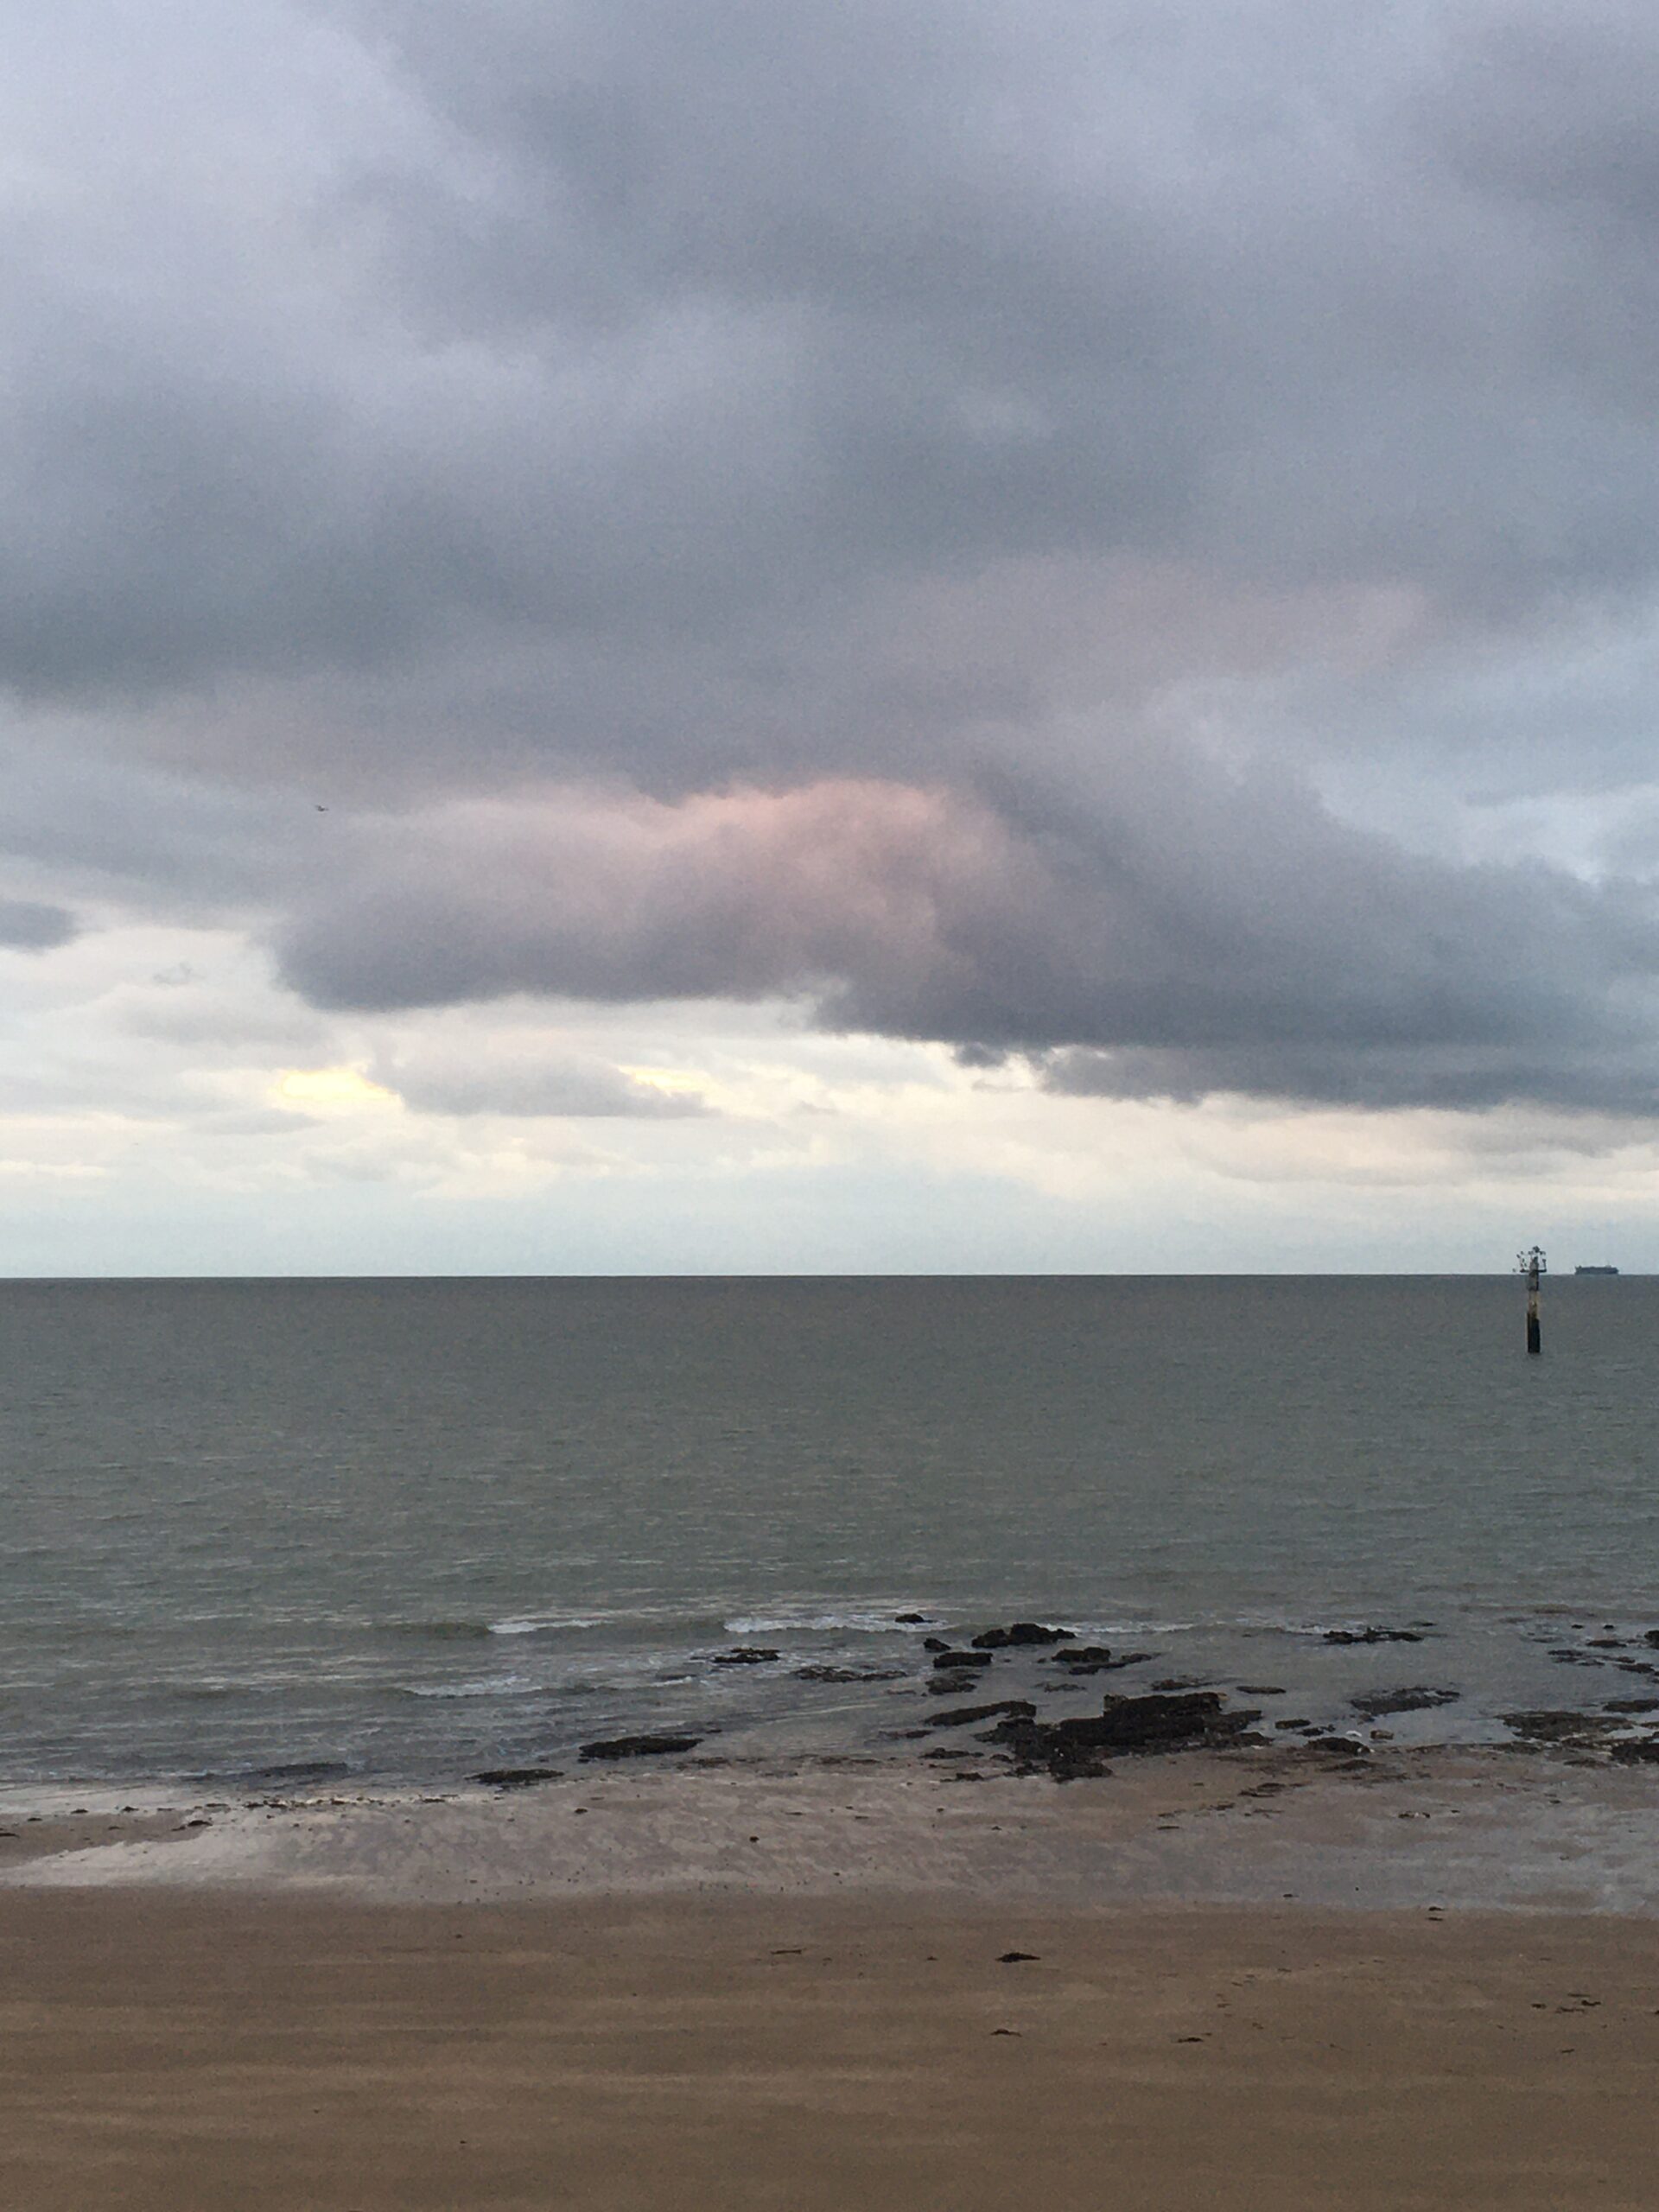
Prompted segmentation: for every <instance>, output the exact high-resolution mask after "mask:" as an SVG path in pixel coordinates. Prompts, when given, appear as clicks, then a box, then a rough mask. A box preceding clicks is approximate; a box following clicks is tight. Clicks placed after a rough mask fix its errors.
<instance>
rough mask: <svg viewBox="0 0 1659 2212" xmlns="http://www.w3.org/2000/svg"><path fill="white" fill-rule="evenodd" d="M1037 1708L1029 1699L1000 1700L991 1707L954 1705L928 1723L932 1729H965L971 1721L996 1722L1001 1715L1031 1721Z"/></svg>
mask: <svg viewBox="0 0 1659 2212" xmlns="http://www.w3.org/2000/svg"><path fill="white" fill-rule="evenodd" d="M1036 1711H1037V1708H1036V1707H1035V1706H1034V1705H1033V1703H1032V1702H1031V1700H1030V1699H1029V1698H1024V1697H1004V1698H998V1699H996V1700H995V1701H994V1702H993V1703H991V1704H990V1705H953V1706H952V1707H951V1708H950V1711H949V1713H935V1714H934V1716H933V1718H932V1719H931V1720H930V1721H929V1722H928V1724H927V1725H928V1726H929V1727H930V1728H965V1727H966V1726H967V1725H968V1723H969V1721H970V1720H995V1718H996V1716H997V1714H998V1713H1007V1715H1008V1716H1009V1717H1010V1718H1011V1719H1018V1720H1029V1719H1032V1718H1033V1716H1034V1715H1035V1713H1036Z"/></svg>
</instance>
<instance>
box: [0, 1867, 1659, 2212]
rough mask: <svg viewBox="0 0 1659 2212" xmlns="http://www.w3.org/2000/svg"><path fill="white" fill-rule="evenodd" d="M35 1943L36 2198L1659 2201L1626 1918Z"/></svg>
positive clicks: (130, 1932) (12, 2199)
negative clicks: (1018, 1954)
mask: <svg viewBox="0 0 1659 2212" xmlns="http://www.w3.org/2000/svg"><path fill="white" fill-rule="evenodd" d="M0 1930H3V1938H0V1940H3V1944H4V1958H5V1968H6V1972H5V1994H4V1999H3V2010H0V2017H3V2019H4V2022H5V2026H6V2031H7V2033H6V2049H7V2065H6V2069H5V2075H4V2084H3V2089H0V2107H3V2126H0V2198H3V2201H4V2202H7V2203H8V2204H14V2205H16V2206H18V2207H20V2208H21V2207H23V2206H28V2207H29V2208H31V2212H85V2208H87V2207H89V2206H92V2205H94V2204H96V2205H99V2206H108V2207H111V2208H120V2212H152V2208H154V2212H198V2208H200V2212H208V2209H209V2208H213V2212H221V2209H222V2208H226V2207H230V2206H236V2207H238V2208H246V2209H247V2212H264V2208H270V2212H276V2208H278V2207H281V2208H284V2212H288V2209H289V2208H293V2207H296V2206H305V2207H309V2208H316V2212H324V2208H327V2212H380V2208H383V2207H384V2208H386V2212H391V2208H394V2207H396V2208H400V2212H416V2208H422V2209H423V2212H424V2208H431V2212H438V2208H445V2212H448V2208H454V2207H461V2206H468V2207H471V2206H490V2207H494V2208H504V2209H505V2208H509V2207H511V2208H514V2212H519V2208H522V2209H523V2212H530V2208H543V2207H547V2206H554V2205H557V2206H565V2205H573V2206H582V2207H584V2208H586V2207H592V2208H594V2212H598V2209H599V2208H605V2212H613V2209H614V2212H624V2208H626V2209H627V2212H633V2208H641V2212H643V2208H647V2207H649V2208H652V2212H658V2208H664V2209H665V2208H681V2207H683V2208H686V2212H693V2209H694V2208H695V2212H703V2208H710V2207H716V2206H718V2207H721V2208H731V2212H749V2209H750V2208H753V2212H785V2208H788V2212H820V2208H822V2212H848V2208H851V2207H855V2206H856V2207H866V2206H868V2207H871V2208H880V2209H881V2212H886V2208H888V2207H891V2208H893V2212H899V2208H901V2207H902V2208H905V2212H993V2208H997V2212H1001V2208H1003V2207H1006V2206H1008V2205H1011V2204H1016V2203H1018V2204H1033V2205H1034V2204H1048V2205H1053V2206H1059V2207H1065V2208H1069V2209H1074V2212H1084V2208H1088V2207H1095V2206H1106V2205H1124V2206H1134V2207H1137V2208H1141V2207H1144V2208H1154V2207H1156V2208H1165V2207H1167V2208H1169V2212H1177V2209H1178V2208H1190V2207H1192V2206H1198V2205H1204V2206H1208V2205H1217V2206H1221V2205H1225V2206H1228V2207H1230V2208H1235V2212H1257V2208H1260V2212H1269V2208H1271V2212H1303V2209H1304V2208H1305V2209H1306V2212H1332V2208H1336V2207H1366V2208H1370V2207H1376V2208H1378V2209H1379V2212H1381V2208H1383V2207H1388V2208H1390V2212H1402V2209H1403V2208H1416V2207H1423V2208H1428V2207H1435V2208H1440V2207H1446V2206H1451V2205H1457V2206H1459V2207H1465V2208H1467V2207H1487V2206H1491V2207H1494V2208H1496V2207H1503V2208H1521V2207H1526V2208H1537V2212H1544V2208H1551V2212H1554V2208H1560V2207H1566V2206H1569V2205H1571V2206H1578V2205H1587V2204H1592V2203H1593V2204H1596V2205H1599V2206H1609V2207H1615V2206H1616V2207H1628V2208H1630V2212H1636V2208H1638V2207H1641V2208H1646V2207H1648V2206H1650V2205H1651V2204H1652V2202H1653V2183H1652V2165H1651V2161H1652V2156H1653V2149H1654V2138H1653V2115H1652V2107H1651V2084H1652V2077H1653V2069H1654V2067H1655V2064H1656V2063H1659V2012H1656V1996H1659V1988H1656V1957H1655V1944H1654V1941H1653V1931H1652V1929H1650V1928H1648V1927H1642V1928H1640V1929H1637V1928H1635V1927H1633V1925H1632V1923H1628V1922H1625V1921H1622V1920H1618V1919H1584V1918H1578V1917H1568V1916H1549V1917H1546V1918H1535V1919H1530V1920H1529V1921H1528V1922H1526V1923H1524V1924H1522V1925H1517V1923H1516V1921H1514V1920H1513V1919H1510V1918H1507V1917H1503V1916H1469V1917H1467V1918H1459V1917H1451V1916H1448V1917H1446V1918H1443V1919H1435V1918H1430V1917H1427V1916H1422V1915H1415V1916H1412V1915H1407V1914H1403V1913H1397V1914H1387V1915H1365V1914H1349V1915H1333V1914H1328V1913H1322V1912H1299V1911H1296V1910H1293V1909H1290V1908H1286V1909H1284V1910H1280V1911H1276V1912H1275V1911H1271V1910H1255V1911H1249V1912H1239V1911H1230V1910H1185V1911H1182V1910H1158V1909H1154V1908H1144V1909H1140V1910H1115V1911H1102V1912H1096V1913H1084V1912H1070V1913H1065V1914H1053V1913H1042V1912H1039V1911H1035V1910H1031V1909H1029V1908H1027V1909H1020V1908H1016V1907H1013V1906H1010V1907H1007V1908H1004V1909H990V1910H986V1909H980V1910H963V1909H961V1908H959V1907H957V1908H952V1907H951V1906H950V1905H949V1904H942V1903H941V1902H940V1901H939V1900H937V1899H935V1900H931V1901H930V1900H921V1899H918V1900H916V1901H914V1902H912V1904H908V1905H904V1906H900V1905H897V1904H883V1905H877V1904H871V1903H869V1902H868V1901H864V1902H859V1903H856V1904H849V1903H847V1902H845V1901H836V1900H823V1899H811V1900H803V1901H796V1902H793V1903H789V1904H783V1903H780V1902H779V1901H777V1900H755V1901H753V1902H750V1903H747V1904H745V1903H738V1902H727V1903H721V1904H691V1903H689V1902H687V1901H685V1900H676V1901H674V1902H672V1903H669V1902H665V1901H664V1900H662V1899H660V1898H658V1899H640V1898H634V1899H626V1900H616V1899H611V1900H601V1899H588V1900H584V1901H583V1902H582V1903H581V1904H565V1905H555V1904H538V1905H535V1906H531V1907H508V1908H502V1907H474V1908H470V1909H451V1910H446V1909H444V1908H442V1907H436V1906H428V1907H408V1906H365V1905H360V1904H344V1903H340V1902H338V1901H330V1902H327V1903H316V1902H311V1901H308V1900H306V1899H303V1898H299V1897H289V1898H272V1899H265V1900H263V1901H257V1902H255V1901H249V1900H244V1899H238V1900H237V1901H236V1902H234V1903H226V1902H224V1901H222V1900H220V1901H209V1900H204V1899H201V1898H200V1897H181V1896H179V1895H178V1894H177V1893H176V1892H175V1893H172V1894H168V1895H166V1896H156V1895H144V1896H135V1895H133V1894H131V1893H129V1892H121V1891H98V1892H86V1891H79V1892H54V1893H50V1894H38V1893H36V1894H25V1895H14V1896H12V1897H8V1898H7V1899H6V1900H5V1903H4V1907H3V1911H0ZM1633 1939H1634V1940H1633ZM1014 1952H1024V1953H1030V1954H1033V1955H1032V1956H1030V1957H1022V1958H1011V1957H1008V1956H1007V1955H1008V1954H1010V1953H1014Z"/></svg>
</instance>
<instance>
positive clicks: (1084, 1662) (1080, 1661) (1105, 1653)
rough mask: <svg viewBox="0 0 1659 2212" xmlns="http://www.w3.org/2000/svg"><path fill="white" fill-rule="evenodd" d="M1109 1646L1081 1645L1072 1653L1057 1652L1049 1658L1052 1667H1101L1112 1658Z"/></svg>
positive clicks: (1102, 1644) (1097, 1644)
mask: <svg viewBox="0 0 1659 2212" xmlns="http://www.w3.org/2000/svg"><path fill="white" fill-rule="evenodd" d="M1111 1656H1112V1654H1111V1650H1110V1648H1109V1646H1108V1645H1106V1644H1104V1643H1080V1644H1078V1645H1077V1648H1076V1649H1075V1650H1072V1651H1055V1652H1052V1653H1051V1654H1050V1656H1049V1661H1048V1663H1049V1665H1050V1666H1051V1667H1085V1666H1099V1665H1101V1664H1103V1662H1105V1661H1106V1660H1108V1659H1109V1658H1110V1657H1111Z"/></svg>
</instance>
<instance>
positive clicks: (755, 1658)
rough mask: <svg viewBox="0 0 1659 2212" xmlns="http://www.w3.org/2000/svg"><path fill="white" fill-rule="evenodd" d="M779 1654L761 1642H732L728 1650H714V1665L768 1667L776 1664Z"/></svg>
mask: <svg viewBox="0 0 1659 2212" xmlns="http://www.w3.org/2000/svg"><path fill="white" fill-rule="evenodd" d="M778 1658H779V1654H778V1653H777V1652H775V1651H771V1650H768V1649H767V1648H766V1645H765V1644H762V1643H734V1645H733V1646H732V1648H731V1649H730V1650H729V1651H716V1652H715V1666H716V1667H770V1666H773V1665H775V1664H776V1662H777V1660H778Z"/></svg>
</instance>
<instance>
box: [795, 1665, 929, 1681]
mask: <svg viewBox="0 0 1659 2212" xmlns="http://www.w3.org/2000/svg"><path fill="white" fill-rule="evenodd" d="M904 1672H905V1670H904V1669H903V1668H902V1667H798V1668H797V1669H795V1680H796V1681H798V1682H897V1681H902V1680H903V1678H904Z"/></svg>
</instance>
